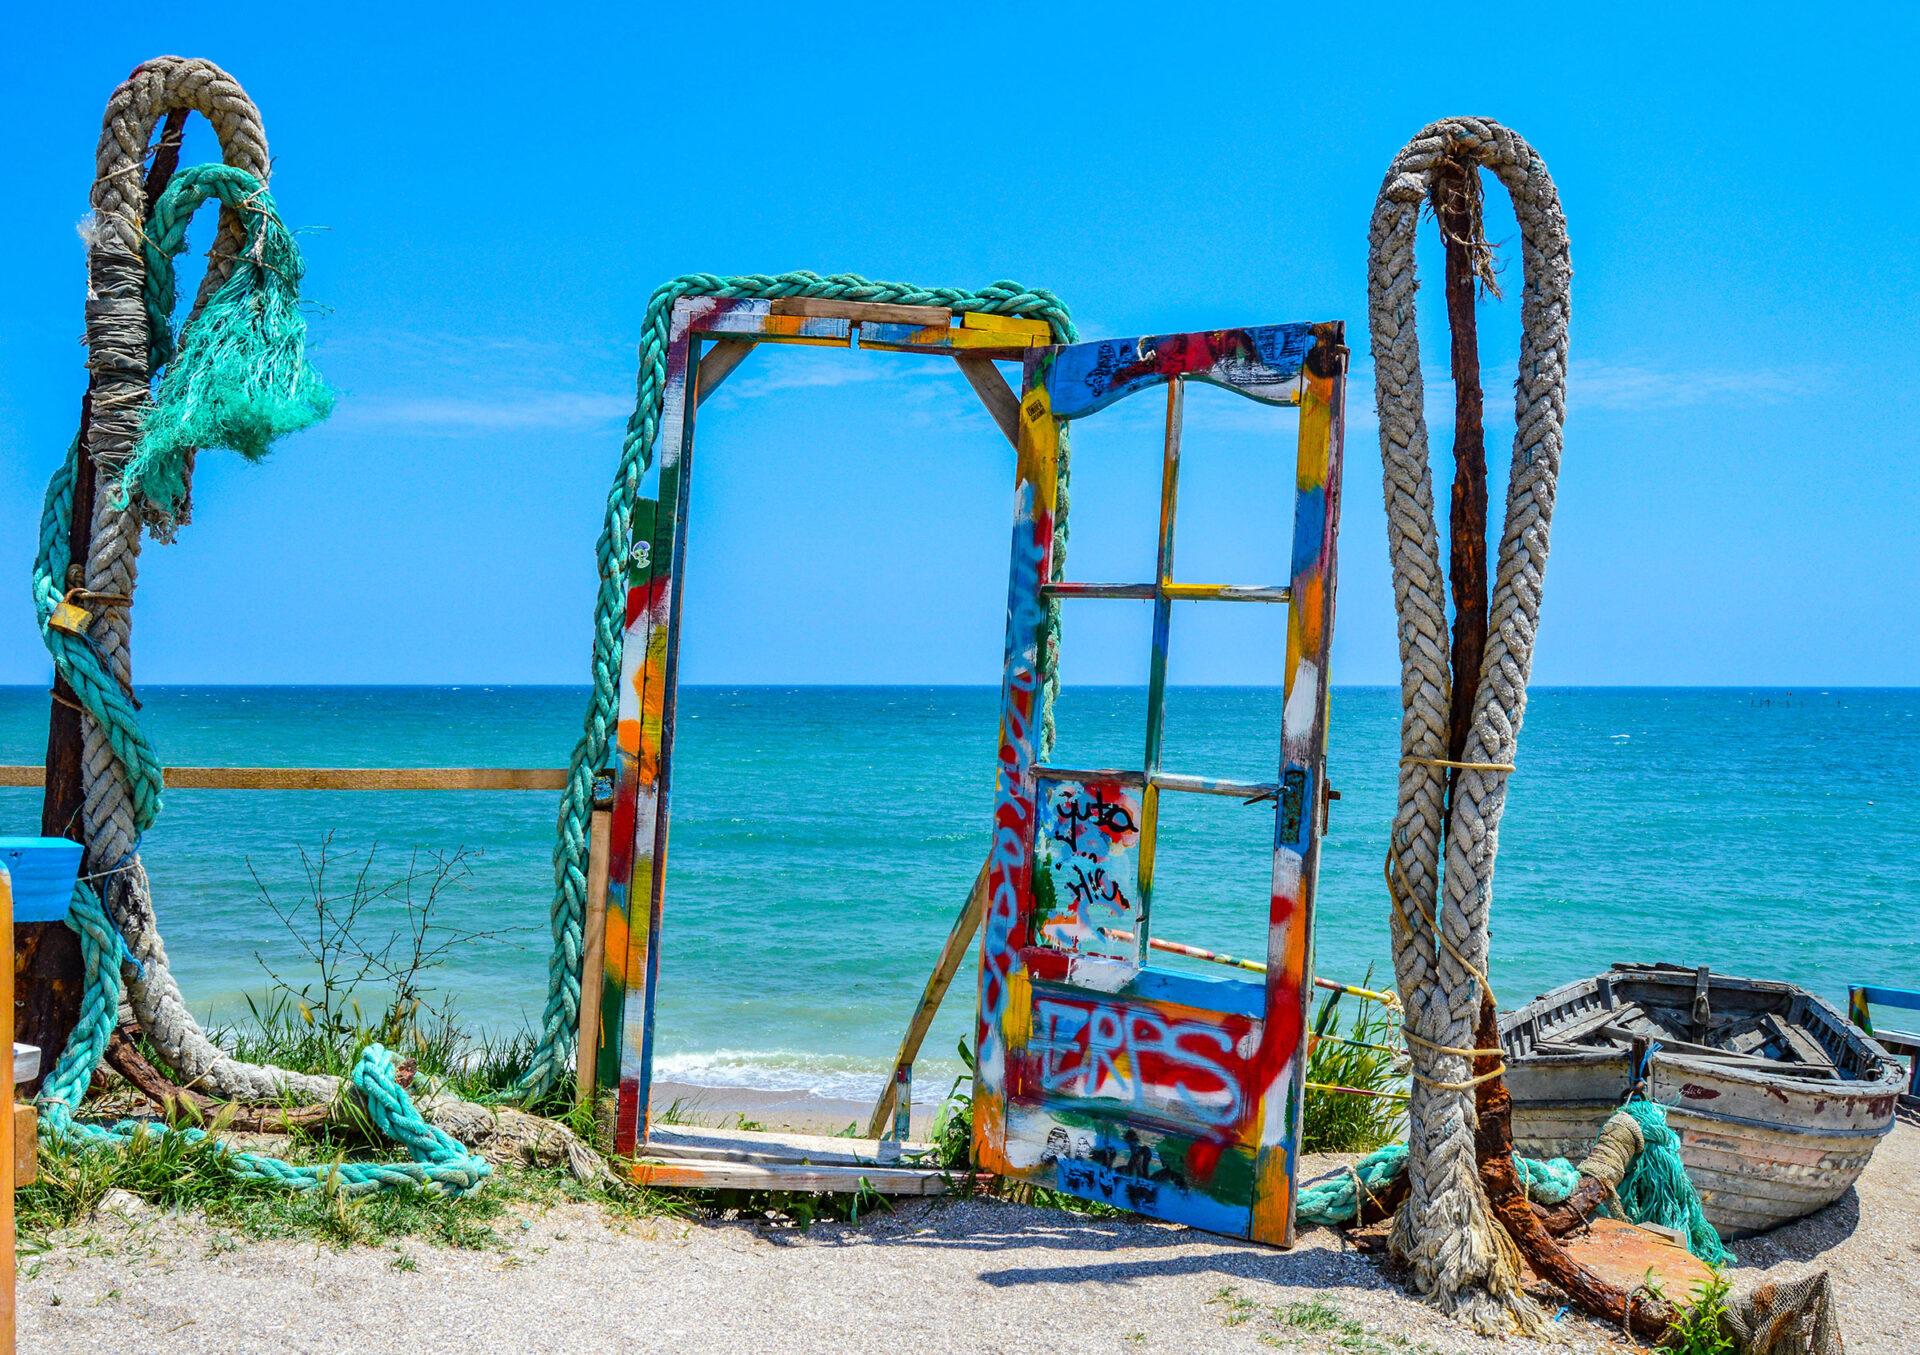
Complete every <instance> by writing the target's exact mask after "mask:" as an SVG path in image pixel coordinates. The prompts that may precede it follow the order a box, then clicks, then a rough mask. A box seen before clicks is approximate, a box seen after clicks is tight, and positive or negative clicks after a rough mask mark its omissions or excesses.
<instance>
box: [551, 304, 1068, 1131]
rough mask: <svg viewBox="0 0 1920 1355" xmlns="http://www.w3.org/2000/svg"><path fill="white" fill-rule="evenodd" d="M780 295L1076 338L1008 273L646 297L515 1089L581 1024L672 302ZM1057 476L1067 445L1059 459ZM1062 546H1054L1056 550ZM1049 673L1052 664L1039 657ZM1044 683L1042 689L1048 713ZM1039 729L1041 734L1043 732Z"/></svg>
mask: <svg viewBox="0 0 1920 1355" xmlns="http://www.w3.org/2000/svg"><path fill="white" fill-rule="evenodd" d="M689 296H714V297H729V298H752V299H756V300H758V299H778V298H780V297H789V296H802V297H820V298H827V299H830V300H835V301H868V302H885V303H891V304H894V305H903V306H943V307H945V308H946V309H948V310H950V311H955V312H979V313H985V314H990V315H1012V316H1020V317H1023V318H1026V319H1030V320H1044V321H1046V322H1047V324H1048V325H1049V326H1050V327H1051V328H1052V331H1053V338H1054V340H1055V342H1058V343H1073V342H1076V341H1077V340H1078V338H1079V335H1078V333H1077V331H1076V330H1075V329H1074V327H1073V320H1072V318H1071V317H1070V316H1069V315H1068V313H1067V308H1066V306H1065V305H1064V304H1063V303H1062V302H1061V300H1060V298H1059V297H1057V296H1055V295H1054V294H1053V293H1052V292H1048V291H1044V290H1041V289H1039V288H1027V287H1023V286H1021V285H1020V284H1019V283H1015V282H995V283H990V284H989V285H987V286H986V287H983V288H981V289H980V290H979V291H966V290H963V289H961V288H958V287H916V286H912V285H910V284H908V283H901V282H871V281H869V280H868V279H866V278H863V277H860V276H859V275H858V274H855V273H835V274H833V275H831V276H828V277H821V276H820V275H819V274H817V273H807V272H798V273H781V274H777V275H769V274H764V273H754V274H748V275H745V276H739V277H723V276H720V275H717V274H713V273H689V274H686V275H684V276H682V277H677V278H675V279H673V280H672V281H671V282H667V283H663V284H662V285H661V286H660V287H658V288H657V289H655V291H654V293H653V298H652V299H651V300H650V301H649V302H648V303H647V318H646V325H645V328H644V330H643V331H642V337H641V340H640V375H639V381H638V389H637V392H636V395H635V400H634V408H633V416H632V417H631V418H630V419H628V420H627V431H626V437H625V438H624V439H623V440H622V442H621V445H620V464H619V466H618V468H617V469H616V470H615V472H614V477H613V486H612V488H611V489H610V490H609V491H608V493H607V507H606V514H605V518H604V520H603V522H602V524H601V528H600V540H599V543H598V545H597V547H596V549H595V559H596V562H597V564H598V566H599V571H600V591H599V594H598V596H597V597H596V599H595V601H594V611H593V696H592V699H591V700H590V701H589V702H588V704H587V713H586V719H585V721H584V729H583V732H582V734H581V737H580V741H579V743H578V744H576V745H575V747H574V750H573V760H572V764H571V768H570V770H569V772H568V775H567V785H566V789H565V790H564V791H563V792H562V794H561V798H560V814H559V823H558V826H557V830H556V833H555V842H554V852H553V873H554V897H553V908H552V913H551V916H550V919H549V921H550V925H551V928H552V932H553V953H552V958H551V960H550V962H549V965H548V972H547V1005H546V1009H545V1011H544V1013H543V1014H542V1017H541V1028H540V1040H539V1044H538V1045H537V1047H536V1048H535V1051H534V1056H533V1062H532V1064H531V1066H530V1067H529V1068H528V1070H527V1073H526V1075H525V1077H524V1078H522V1080H521V1082H520V1085H519V1087H518V1089H517V1090H518V1092H519V1094H520V1095H522V1096H524V1097H527V1098H528V1099H537V1098H539V1097H541V1096H543V1095H545V1094H547V1093H548V1092H550V1091H551V1090H553V1089H554V1088H555V1087H557V1086H559V1085H561V1083H562V1080H563V1079H564V1077H565V1075H566V1072H567V1061H568V1055H569V1052H570V1049H571V1045H572V1042H573V1038H574V1036H575V1034H576V1033H577V1032H578V1030H579V1027H580V957H581V953H582V950H583V940H582V936H583V927H584V920H585V917H586V909H587V846H588V833H589V825H590V824H591V822H592V815H593V780H594V775H595V773H597V772H598V771H599V770H600V769H601V768H603V767H605V766H606V765H607V762H608V759H607V750H608V747H609V745H610V742H611V739H612V735H613V732H614V727H615V724H616V722H617V720H618V713H619V684H620V649H621V640H622V638H623V635H624V633H625V627H626V595H627V584H626V576H627V558H628V552H629V551H630V550H631V549H632V535H633V511H634V505H635V502H636V501H637V500H638V498H639V496H640V481H641V477H642V476H644V475H645V474H646V472H647V469H648V467H649V466H651V465H652V463H653V444H654V440H655V439H656V438H657V437H658V436H659V434H660V415H661V409H662V406H663V404H664V401H665V395H666V382H667V348H668V344H669V341H670V338H671V335H670V327H671V324H672V319H673V307H674V303H675V302H677V301H679V300H680V299H681V298H683V297H689ZM1061 465H1062V478H1063V480H1064V478H1065V448H1064V446H1063V447H1062V456H1061ZM1065 509H1066V504H1065V499H1064V488H1063V491H1062V499H1061V502H1060V506H1059V510H1058V513H1057V520H1058V522H1059V523H1060V529H1059V530H1060V533H1061V538H1057V539H1063V537H1064V530H1065V522H1066V512H1065ZM1059 553H1060V552H1058V551H1056V555H1058V554H1059ZM1058 618H1059V604H1058V603H1057V602H1055V603H1053V604H1052V606H1051V608H1050V611H1049V617H1048V628H1049V642H1050V650H1057V648H1058V641H1057V638H1056V636H1057V632H1058V629H1059V620H1058ZM1049 672H1050V673H1053V672H1057V668H1055V667H1053V666H1051V665H1049ZM1051 695H1052V680H1051V679H1050V685H1049V690H1048V697H1049V700H1048V710H1049V711H1050V710H1051V699H1050V698H1051ZM1050 728H1051V726H1050V724H1047V725H1044V726H1043V742H1045V730H1046V729H1050Z"/></svg>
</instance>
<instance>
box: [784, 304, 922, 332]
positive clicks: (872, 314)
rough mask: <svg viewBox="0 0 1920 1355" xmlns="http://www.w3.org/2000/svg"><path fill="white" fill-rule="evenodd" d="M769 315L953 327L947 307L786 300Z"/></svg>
mask: <svg viewBox="0 0 1920 1355" xmlns="http://www.w3.org/2000/svg"><path fill="white" fill-rule="evenodd" d="M767 313H768V314H769V315H813V316H818V317H820V318H822V319H826V320H873V321H876V322H877V323H880V324H885V325H920V326H923V327H925V328H928V329H944V328H946V327H947V326H948V325H951V324H952V323H953V312H952V311H950V310H948V309H947V308H946V307H945V306H894V305H890V304H888V303H886V302H881V301H829V300H826V299H825V298H823V297H810V296H783V297H781V298H780V299H779V300H777V301H775V302H773V304H772V305H770V306H769V307H768V308H767Z"/></svg>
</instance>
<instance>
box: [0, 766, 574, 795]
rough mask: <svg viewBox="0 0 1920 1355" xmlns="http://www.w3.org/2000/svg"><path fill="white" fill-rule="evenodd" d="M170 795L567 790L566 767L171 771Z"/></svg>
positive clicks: (5, 771)
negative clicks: (177, 792) (179, 792)
mask: <svg viewBox="0 0 1920 1355" xmlns="http://www.w3.org/2000/svg"><path fill="white" fill-rule="evenodd" d="M163 775H164V776H165V778H166V785H167V789H168V790H563V789H565V788H566V784H567V769H566V768H565V767H168V768H166V769H164V772H163ZM45 777H46V768H44V767H40V766H33V767H17V766H9V767H0V786H39V785H43V784H45Z"/></svg>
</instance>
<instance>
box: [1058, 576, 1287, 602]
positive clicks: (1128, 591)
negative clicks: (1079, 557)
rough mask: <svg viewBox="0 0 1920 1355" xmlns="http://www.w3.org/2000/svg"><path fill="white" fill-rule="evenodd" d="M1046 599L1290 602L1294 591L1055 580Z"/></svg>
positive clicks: (1279, 587)
mask: <svg viewBox="0 0 1920 1355" xmlns="http://www.w3.org/2000/svg"><path fill="white" fill-rule="evenodd" d="M1040 595H1041V596H1042V597H1046V598H1122V599H1136V600H1140V601H1152V600H1154V599H1156V598H1159V597H1162V596H1164V597H1168V598H1171V599H1173V600H1174V601H1175V602H1291V601H1293V590H1292V589H1291V588H1288V587H1287V586H1286V585H1285V584H1240V583H1171V582H1170V583H1167V584H1165V585H1161V584H1152V583H1075V582H1072V581H1071V580H1066V579H1056V580H1053V581H1052V582H1049V583H1045V584H1042V585H1041V587H1040Z"/></svg>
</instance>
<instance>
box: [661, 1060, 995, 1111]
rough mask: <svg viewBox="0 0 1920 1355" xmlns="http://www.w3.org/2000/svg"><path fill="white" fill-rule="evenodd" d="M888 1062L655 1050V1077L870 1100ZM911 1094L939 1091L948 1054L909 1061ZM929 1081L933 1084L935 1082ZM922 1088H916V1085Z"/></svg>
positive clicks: (949, 1073)
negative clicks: (944, 1056) (911, 1078)
mask: <svg viewBox="0 0 1920 1355" xmlns="http://www.w3.org/2000/svg"><path fill="white" fill-rule="evenodd" d="M891 1067H892V1065H891V1064H890V1063H889V1062H888V1061H886V1060H883V1059H876V1058H868V1057H864V1056H861V1055H857V1054H816V1053H808V1052H805V1051H802V1050H797V1049H708V1050H698V1051H689V1052H683V1053H677V1054H660V1055H656V1056H655V1057H654V1060H653V1079H654V1081H655V1082H684V1083H687V1084H689V1085H691V1086H695V1087H751V1088H753V1089H755V1090H758V1091H775V1092H802V1093H808V1094H811V1095H814V1096H821V1097H827V1098H829V1099H832V1100H836V1101H871V1100H872V1099H873V1098H874V1097H875V1096H877V1095H879V1093H880V1088H881V1085H882V1083H883V1081H884V1079H885V1078H886V1076H887V1073H888V1071H889V1070H890V1069H891ZM913 1072H914V1081H915V1083H916V1084H917V1085H916V1088H915V1098H914V1099H915V1100H916V1101H918V1100H919V1099H920V1097H921V1096H922V1095H930V1096H931V1095H943V1094H944V1093H945V1092H946V1090H947V1087H948V1085H949V1084H951V1083H952V1081H953V1079H954V1078H955V1077H956V1076H957V1075H958V1074H959V1072H960V1065H959V1064H958V1063H957V1062H955V1061H954V1060H952V1059H922V1060H920V1061H919V1062H917V1063H916V1064H915V1065H914V1070H913ZM935 1084H938V1086H937V1088H936V1086H935ZM922 1086H924V1087H925V1088H927V1090H926V1092H924V1093H922V1092H921V1091H920V1087H922Z"/></svg>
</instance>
